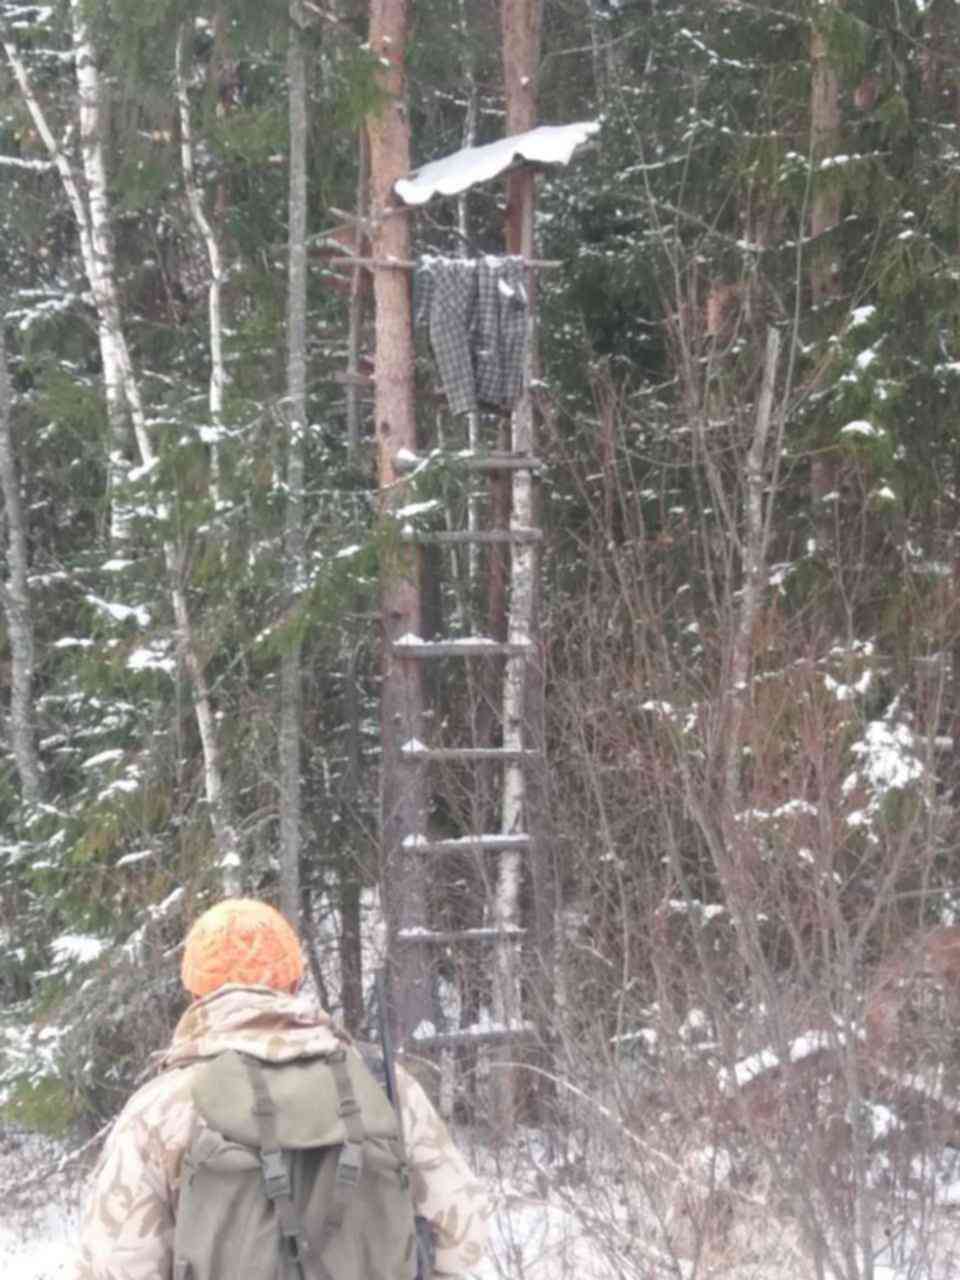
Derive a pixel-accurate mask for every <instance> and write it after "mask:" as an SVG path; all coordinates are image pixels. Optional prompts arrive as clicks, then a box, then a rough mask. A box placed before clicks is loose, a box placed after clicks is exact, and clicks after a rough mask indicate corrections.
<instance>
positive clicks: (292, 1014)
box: [161, 984, 352, 1067]
mask: <svg viewBox="0 0 960 1280" xmlns="http://www.w3.org/2000/svg"><path fill="white" fill-rule="evenodd" d="M351 1043H352V1041H351V1040H350V1037H349V1036H348V1035H347V1034H346V1032H345V1031H341V1030H340V1028H339V1027H336V1026H335V1025H334V1023H333V1019H332V1018H331V1017H330V1015H329V1014H328V1013H325V1012H324V1011H323V1010H322V1009H321V1008H320V1007H319V1005H317V1004H315V1003H314V1002H313V1001H312V1000H310V999H309V998H307V997H304V996H292V995H285V994H284V993H282V992H279V991H274V990H272V989H271V988H270V987H241V986H236V985H233V984H229V985H227V986H224V987H220V988H218V989H217V990H216V991H214V992H211V994H210V995H208V996H204V997H203V998H202V999H201V1000H195V1001H194V1002H193V1004H192V1005H191V1006H190V1008H189V1009H187V1011H186V1013H184V1015H183V1017H182V1018H181V1019H180V1021H179V1022H178V1023H177V1027H176V1030H175V1031H174V1033H173V1040H172V1042H171V1044H170V1048H169V1049H168V1050H167V1051H166V1053H165V1054H164V1055H163V1059H162V1062H161V1066H162V1067H175V1066H180V1065H185V1064H186V1063H188V1062H194V1061H196V1060H197V1059H198V1058H212V1057H214V1056H215V1055H216V1054H218V1053H223V1052H224V1051H225V1050H227V1049H235V1050H237V1051H238V1052H240V1053H248V1054H250V1055H251V1056H252V1057H255V1058H260V1059H261V1060H262V1061H264V1062H291V1061H293V1060H294V1059H296V1058H309V1057H313V1056H315V1055H316V1054H320V1053H331V1052H333V1051H334V1050H336V1049H339V1048H342V1047H343V1046H344V1045H347V1044H351Z"/></svg>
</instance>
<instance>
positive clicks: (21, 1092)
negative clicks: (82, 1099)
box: [0, 1076, 79, 1138]
mask: <svg viewBox="0 0 960 1280" xmlns="http://www.w3.org/2000/svg"><path fill="white" fill-rule="evenodd" d="M0 1078H2V1077H0ZM0 1118H2V1119H3V1120H4V1121H5V1122H6V1123H7V1124H9V1125H11V1126H15V1127H16V1128H21V1129H26V1130H27V1131H28V1132H30V1133H42V1134H45V1135H47V1136H48V1137H51V1138H66V1137H68V1136H70V1135H72V1133H73V1132H74V1131H75V1129H76V1126H77V1122H78V1119H79V1115H78V1112H77V1107H76V1102H75V1099H74V1098H72V1097H71V1096H70V1091H69V1089H68V1088H67V1086H66V1085H65V1084H64V1083H63V1081H62V1080H59V1079H57V1077H56V1076H42V1077H40V1078H39V1079H33V1080H22V1079H21V1080H15V1081H14V1082H13V1083H12V1084H9V1085H8V1086H7V1089H6V1100H5V1101H4V1102H0Z"/></svg>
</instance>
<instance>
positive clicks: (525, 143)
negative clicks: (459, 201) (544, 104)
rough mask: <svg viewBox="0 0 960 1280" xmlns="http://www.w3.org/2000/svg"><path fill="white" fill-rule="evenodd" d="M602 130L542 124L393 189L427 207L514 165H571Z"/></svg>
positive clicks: (586, 124)
mask: <svg viewBox="0 0 960 1280" xmlns="http://www.w3.org/2000/svg"><path fill="white" fill-rule="evenodd" d="M599 128H600V125H599V123H598V122H597V121H596V120H582V121H580V123H579V124H542V125H540V127H539V128H537V129H531V130H530V132H529V133H516V134H514V135H513V136H512V137H510V138H501V139H500V141H499V142H489V143H487V145H486V146H483V147H464V148H463V150H462V151H455V152H454V153H453V155H450V156H444V157H443V159H442V160H432V161H431V162H430V164H425V165H423V166H422V167H421V168H420V169H415V170H414V171H413V173H412V174H411V175H410V177H409V178H398V179H397V181H396V182H395V183H394V184H393V188H394V190H395V191H396V193H397V195H398V196H399V197H400V199H401V200H402V201H403V203H404V204H408V205H417V204H426V203H427V201H428V200H430V199H432V198H433V197H434V196H436V195H440V196H455V195H459V194H460V192H461V191H466V190H467V188H468V187H472V186H475V185H476V184H477V183H478V182H489V181H490V180H491V178H496V177H498V176H499V175H500V174H501V173H504V172H505V171H506V170H507V169H510V168H513V166H514V165H517V164H522V163H523V162H524V161H526V162H527V163H528V164H569V163H570V161H571V160H572V159H573V154H574V152H575V151H576V150H577V148H578V147H582V146H583V144H584V143H585V142H587V141H589V139H590V138H592V137H593V135H594V134H595V133H596V132H597V130H598V129H599Z"/></svg>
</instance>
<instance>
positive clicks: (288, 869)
mask: <svg viewBox="0 0 960 1280" xmlns="http://www.w3.org/2000/svg"><path fill="white" fill-rule="evenodd" d="M303 25H304V6H303V3H302V0H291V3H290V26H289V45H288V48H287V77H288V81H289V86H288V92H289V95H290V106H289V111H290V189H289V200H288V207H289V212H288V232H287V234H288V236H289V243H288V246H287V254H288V258H287V264H288V265H287V399H286V410H287V415H286V416H287V441H286V443H287V484H286V489H287V494H286V514H285V527H284V572H285V575H286V584H285V587H286V591H285V594H286V604H287V608H288V610H289V611H290V612H291V615H293V614H295V612H296V608H297V604H298V602H299V600H300V597H301V595H302V592H303V587H304V571H305V566H304V562H303V547H304V541H303V440H304V434H305V432H306V429H307V59H306V53H305V51H304V47H303ZM300 634H301V632H300V627H299V625H298V624H297V622H296V621H294V623H293V625H292V627H291V630H290V634H289V635H288V636H287V637H286V639H285V643H284V645H283V654H282V657H281V665H280V730H279V748H280V903H281V906H282V908H283V911H284V913H285V914H286V916H287V917H288V918H289V919H290V920H292V921H294V922H296V921H298V920H299V918H300V905H301V901H302V894H301V891H300V846H301V778H300V728H301V720H302V711H303V708H302V701H303V700H302V673H301V653H302V646H301V641H300Z"/></svg>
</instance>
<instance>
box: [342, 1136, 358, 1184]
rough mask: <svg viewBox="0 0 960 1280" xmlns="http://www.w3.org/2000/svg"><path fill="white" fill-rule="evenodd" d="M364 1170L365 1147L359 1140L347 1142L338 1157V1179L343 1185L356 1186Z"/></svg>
mask: <svg viewBox="0 0 960 1280" xmlns="http://www.w3.org/2000/svg"><path fill="white" fill-rule="evenodd" d="M362 1170H363V1148H362V1147H361V1145H360V1143H359V1142H345V1143H344V1144H343V1146H342V1148H341V1149H340V1155H339V1157H338V1158H337V1176H336V1181H337V1182H338V1183H339V1184H340V1185H341V1186H347V1187H355V1186H356V1185H357V1183H358V1182H359V1181H360V1174H361V1172H362Z"/></svg>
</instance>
